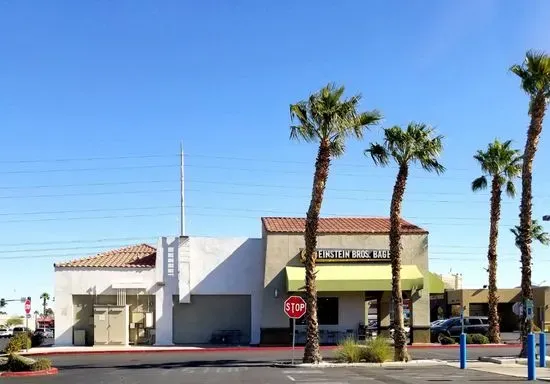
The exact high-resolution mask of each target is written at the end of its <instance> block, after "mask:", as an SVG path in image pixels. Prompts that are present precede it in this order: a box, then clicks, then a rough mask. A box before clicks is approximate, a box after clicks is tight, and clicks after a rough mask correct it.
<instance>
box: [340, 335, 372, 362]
mask: <svg viewBox="0 0 550 384" xmlns="http://www.w3.org/2000/svg"><path fill="white" fill-rule="evenodd" d="M362 349H365V347H364V346H362V345H359V344H357V343H356V342H355V340H353V339H351V338H347V339H345V340H344V341H342V342H341V343H339V345H338V349H336V358H337V359H338V360H340V361H345V362H346V363H357V362H359V361H361V354H362Z"/></svg>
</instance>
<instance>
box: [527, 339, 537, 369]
mask: <svg viewBox="0 0 550 384" xmlns="http://www.w3.org/2000/svg"><path fill="white" fill-rule="evenodd" d="M536 364H537V361H536V359H535V335H534V334H533V333H530V334H528V335H527V380H536V379H537V370H536Z"/></svg>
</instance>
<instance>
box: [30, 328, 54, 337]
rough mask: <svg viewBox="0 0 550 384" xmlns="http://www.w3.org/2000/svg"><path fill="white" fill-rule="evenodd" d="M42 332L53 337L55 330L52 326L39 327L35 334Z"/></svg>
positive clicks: (43, 334)
mask: <svg viewBox="0 0 550 384" xmlns="http://www.w3.org/2000/svg"><path fill="white" fill-rule="evenodd" d="M38 333H41V334H42V336H44V337H45V338H47V339H48V338H53V330H51V329H50V328H37V329H36V331H34V334H38Z"/></svg>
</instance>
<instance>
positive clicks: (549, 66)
mask: <svg viewBox="0 0 550 384" xmlns="http://www.w3.org/2000/svg"><path fill="white" fill-rule="evenodd" d="M510 71H511V72H512V73H514V74H515V75H516V76H518V77H519V78H520V80H521V87H522V88H523V90H524V91H525V92H526V93H527V94H529V95H530V96H531V98H533V97H535V96H536V95H538V94H542V95H544V97H546V98H548V97H550V56H549V55H548V54H546V53H545V52H542V51H534V50H530V51H528V52H527V53H526V55H525V60H524V62H523V63H522V64H521V65H518V64H516V65H513V66H511V67H510Z"/></svg>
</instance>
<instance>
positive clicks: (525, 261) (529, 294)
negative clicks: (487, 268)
mask: <svg viewBox="0 0 550 384" xmlns="http://www.w3.org/2000/svg"><path fill="white" fill-rule="evenodd" d="M510 71H511V72H512V73H514V74H516V75H517V76H518V77H519V78H520V80H521V87H522V89H523V90H524V91H525V92H526V93H527V95H528V96H529V115H530V117H531V122H530V123H529V128H528V129H527V138H526V141H525V149H524V151H523V168H522V172H521V204H520V214H519V218H520V224H519V245H520V250H521V295H522V298H523V301H525V300H533V287H532V283H531V238H530V233H531V224H532V204H533V202H532V199H533V195H532V181H533V161H534V160H535V153H536V152H537V147H538V143H539V138H540V135H541V133H542V124H543V121H544V114H545V113H546V107H547V105H548V101H549V100H550V56H548V55H547V54H545V53H543V52H535V51H528V52H527V54H526V56H525V60H524V62H523V63H522V64H521V65H517V64H516V65H513V66H512V67H511V68H510ZM521 322H522V324H523V326H522V327H521V330H522V332H521V341H522V347H521V352H520V356H523V357H525V356H527V334H528V333H530V332H531V331H532V329H533V321H532V320H531V319H528V318H527V316H525V314H524V315H523V316H522V318H521Z"/></svg>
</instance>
